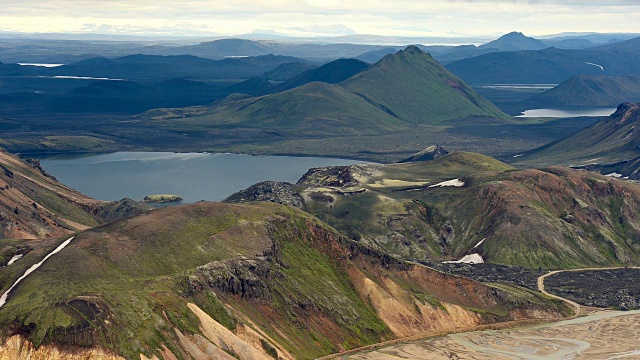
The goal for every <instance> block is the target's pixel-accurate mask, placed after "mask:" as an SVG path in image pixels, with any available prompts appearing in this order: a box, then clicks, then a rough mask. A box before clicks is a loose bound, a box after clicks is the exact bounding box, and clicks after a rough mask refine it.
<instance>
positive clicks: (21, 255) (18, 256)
mask: <svg viewBox="0 0 640 360" xmlns="http://www.w3.org/2000/svg"><path fill="white" fill-rule="evenodd" d="M23 256H24V254H18V255H14V256H13V257H12V258H11V260H9V262H8V263H7V266H9V265H13V263H14V262H16V261H18V260H20V258H21V257H23Z"/></svg>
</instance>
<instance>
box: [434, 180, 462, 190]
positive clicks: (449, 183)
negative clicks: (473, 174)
mask: <svg viewBox="0 0 640 360" xmlns="http://www.w3.org/2000/svg"><path fill="white" fill-rule="evenodd" d="M445 186H454V187H462V186H464V181H461V180H460V179H452V180H448V181H443V182H441V183H439V184H435V185H431V186H429V187H430V188H433V187H445Z"/></svg>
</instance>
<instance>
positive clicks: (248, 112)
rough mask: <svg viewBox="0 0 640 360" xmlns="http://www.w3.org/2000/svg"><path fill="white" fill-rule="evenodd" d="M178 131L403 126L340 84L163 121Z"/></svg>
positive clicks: (339, 130) (365, 130)
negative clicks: (243, 128) (224, 128)
mask: <svg viewBox="0 0 640 360" xmlns="http://www.w3.org/2000/svg"><path fill="white" fill-rule="evenodd" d="M163 123H164V124H168V125H170V126H172V127H175V128H178V129H190V130H193V129H195V128H200V129H206V128H209V127H216V126H218V127H258V128H268V129H278V130H279V131H284V132H286V131H296V130H302V131H304V132H305V133H308V134H372V133H381V132H386V131H390V130H394V129H399V128H402V127H404V124H403V123H402V122H401V121H399V120H398V119H395V118H393V117H392V116H390V115H388V114H386V113H385V112H383V111H382V110H379V109H376V108H375V107H373V106H371V105H370V104H368V103H367V102H366V101H365V100H363V99H362V98H360V97H358V96H356V95H354V94H352V93H350V92H349V91H346V90H345V89H344V88H342V87H340V86H338V85H329V84H326V83H319V82H316V83H310V84H307V85H304V86H302V87H299V88H296V89H293V90H289V91H285V92H282V93H278V94H273V95H268V96H263V97H259V98H251V99H247V100H240V101H235V102H231V103H226V104H223V105H222V106H219V107H214V108H212V109H211V110H210V111H208V112H207V113H205V114H204V115H202V116H198V117H191V118H186V119H184V120H176V119H170V120H168V121H167V122H163Z"/></svg>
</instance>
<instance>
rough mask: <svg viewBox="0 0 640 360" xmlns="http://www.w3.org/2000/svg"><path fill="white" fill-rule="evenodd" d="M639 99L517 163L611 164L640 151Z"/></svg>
mask: <svg viewBox="0 0 640 360" xmlns="http://www.w3.org/2000/svg"><path fill="white" fill-rule="evenodd" d="M638 129H640V103H635V104H632V103H625V104H622V105H620V106H618V109H617V111H616V112H615V113H614V114H612V115H611V116H609V117H607V118H605V119H603V120H600V121H598V122H597V123H595V124H593V125H591V126H589V127H588V128H586V129H584V130H582V131H580V132H578V133H577V134H575V135H572V136H569V137H567V138H564V139H561V140H558V141H556V142H553V143H551V144H548V145H545V146H543V147H540V148H538V149H534V150H531V151H530V152H528V153H526V154H524V156H522V157H519V158H518V159H517V162H518V164H523V165H529V164H538V165H540V164H563V165H572V166H578V165H588V164H600V165H603V164H612V163H618V162H621V161H627V160H630V159H634V158H636V157H638V155H640V153H639V152H638V147H640V132H639V131H638Z"/></svg>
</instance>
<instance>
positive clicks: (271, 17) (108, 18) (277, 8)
mask: <svg viewBox="0 0 640 360" xmlns="http://www.w3.org/2000/svg"><path fill="white" fill-rule="evenodd" d="M638 19H640V0H593V1H589V0H586V1H578V0H568V1H561V0H493V1H487V0H429V1H424V0H423V1H405V0H306V1H305V0H266V1H257V0H223V1H220V0H208V1H204V0H198V1H181V0H135V1H134V0H2V1H1V2H0V30H5V31H20V32H102V33H105V32H106V33H138V34H142V33H147V34H148V33H158V34H161V33H166V34H170V33H175V34H192V35H199V34H202V35H204V34H223V35H233V34H243V33H249V32H251V31H252V30H256V29H260V30H262V31H276V32H282V33H289V34H294V35H304V34H305V32H309V34H329V33H335V34H348V33H350V32H351V30H353V31H355V32H357V33H359V34H376V35H403V36H443V35H444V36H448V35H493V34H502V33H506V32H510V31H513V30H517V31H522V32H524V33H526V34H528V35H544V34H553V33H560V32H640V23H638V21H637V20H638Z"/></svg>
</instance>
